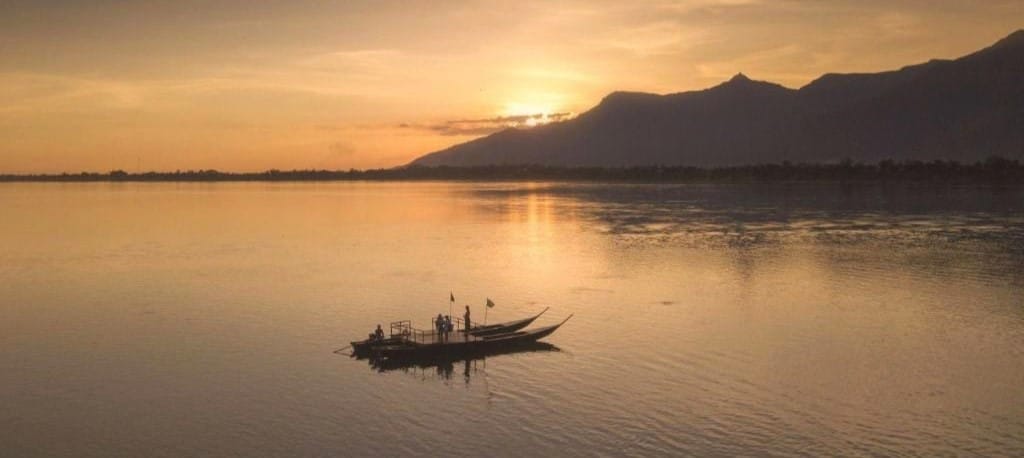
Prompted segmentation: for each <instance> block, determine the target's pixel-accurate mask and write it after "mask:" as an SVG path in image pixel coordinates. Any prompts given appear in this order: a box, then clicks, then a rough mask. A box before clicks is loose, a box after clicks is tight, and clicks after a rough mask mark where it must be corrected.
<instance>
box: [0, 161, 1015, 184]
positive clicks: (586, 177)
mask: <svg viewBox="0 0 1024 458" xmlns="http://www.w3.org/2000/svg"><path fill="white" fill-rule="evenodd" d="M1022 179H1024V164H1021V162H1020V161H1019V160H1016V159H1007V158H1003V157H990V158H988V159H987V160H985V161H979V162H974V163H970V164H963V163H959V162H956V161H942V160H934V161H915V160H908V161H892V160H884V161H881V162H878V163H875V164H868V163H861V162H854V161H852V160H843V161H841V162H839V163H833V164H807V163H799V164H793V163H789V162H782V163H779V164H758V165H743V166H729V167H714V168H701V167H687V166H643V167H558V166H541V165H493V166H479V167H449V166H438V167H420V166H411V167H399V168H389V169H366V170H357V169H349V170H288V171H282V170H276V169H275V170H267V171H264V172H221V171H217V170H188V171H180V170H179V171H174V172H142V173H128V172H125V171H123V170H112V171H110V172H108V173H90V172H81V173H74V174H69V173H61V174H35V175H32V174H25V175H13V174H8V175H0V181H52V182H88V181H109V182H119V181H358V180H375V181H399V180H466V181H529V180H539V181H620V182H751V181H888V180H893V181H935V182H991V181H995V182H1005V183H1012V182H1016V183H1024V181H1022Z"/></svg>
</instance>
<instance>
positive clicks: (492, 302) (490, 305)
mask: <svg viewBox="0 0 1024 458" xmlns="http://www.w3.org/2000/svg"><path fill="white" fill-rule="evenodd" d="M487 306H488V307H494V301H492V300H491V298H489V297H488V298H487Z"/></svg>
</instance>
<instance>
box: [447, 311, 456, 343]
mask: <svg viewBox="0 0 1024 458" xmlns="http://www.w3.org/2000/svg"><path fill="white" fill-rule="evenodd" d="M454 330H455V326H453V325H452V316H451V315H445V316H444V338H445V339H447V338H448V333H449V332H452V331H454Z"/></svg>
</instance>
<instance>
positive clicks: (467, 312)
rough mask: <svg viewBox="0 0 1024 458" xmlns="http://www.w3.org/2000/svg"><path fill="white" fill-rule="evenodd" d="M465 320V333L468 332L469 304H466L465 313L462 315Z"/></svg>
mask: <svg viewBox="0 0 1024 458" xmlns="http://www.w3.org/2000/svg"><path fill="white" fill-rule="evenodd" d="M462 317H463V318H464V319H465V320H466V333H467V334H468V333H469V306H468V305H467V306H466V314H465V315H463V316H462Z"/></svg>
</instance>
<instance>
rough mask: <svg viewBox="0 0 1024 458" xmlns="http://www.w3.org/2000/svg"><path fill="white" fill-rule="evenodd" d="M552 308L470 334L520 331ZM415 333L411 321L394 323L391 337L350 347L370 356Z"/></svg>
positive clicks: (482, 328) (403, 340) (474, 330)
mask: <svg viewBox="0 0 1024 458" xmlns="http://www.w3.org/2000/svg"><path fill="white" fill-rule="evenodd" d="M550 308H551V307H545V308H544V310H541V311H540V313H538V314H536V315H534V316H532V317H528V318H523V319H521V320H514V321H507V322H504V323H495V324H488V325H477V326H473V327H471V328H470V329H469V334H470V335H472V336H475V337H484V336H492V335H498V334H504V333H508V332H513V331H518V330H520V329H523V328H525V327H527V326H529V325H530V324H531V323H533V322H534V321H535V320H536V319H537V318H540V316H541V315H543V314H544V312H547V311H548V309H550ZM456 321H461V320H458V318H456ZM414 332H416V331H414V330H413V329H412V326H411V324H410V322H409V321H394V322H392V323H391V336H390V337H385V338H383V339H365V340H360V341H355V342H351V343H350V345H351V346H352V353H353V354H355V355H365V354H369V353H370V351H371V350H373V349H374V348H377V347H384V346H388V345H400V344H402V343H403V342H405V341H406V340H408V337H409V336H410V335H411V334H413V333H414ZM456 332H458V333H463V334H464V333H465V332H466V331H465V330H458V331H456Z"/></svg>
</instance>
